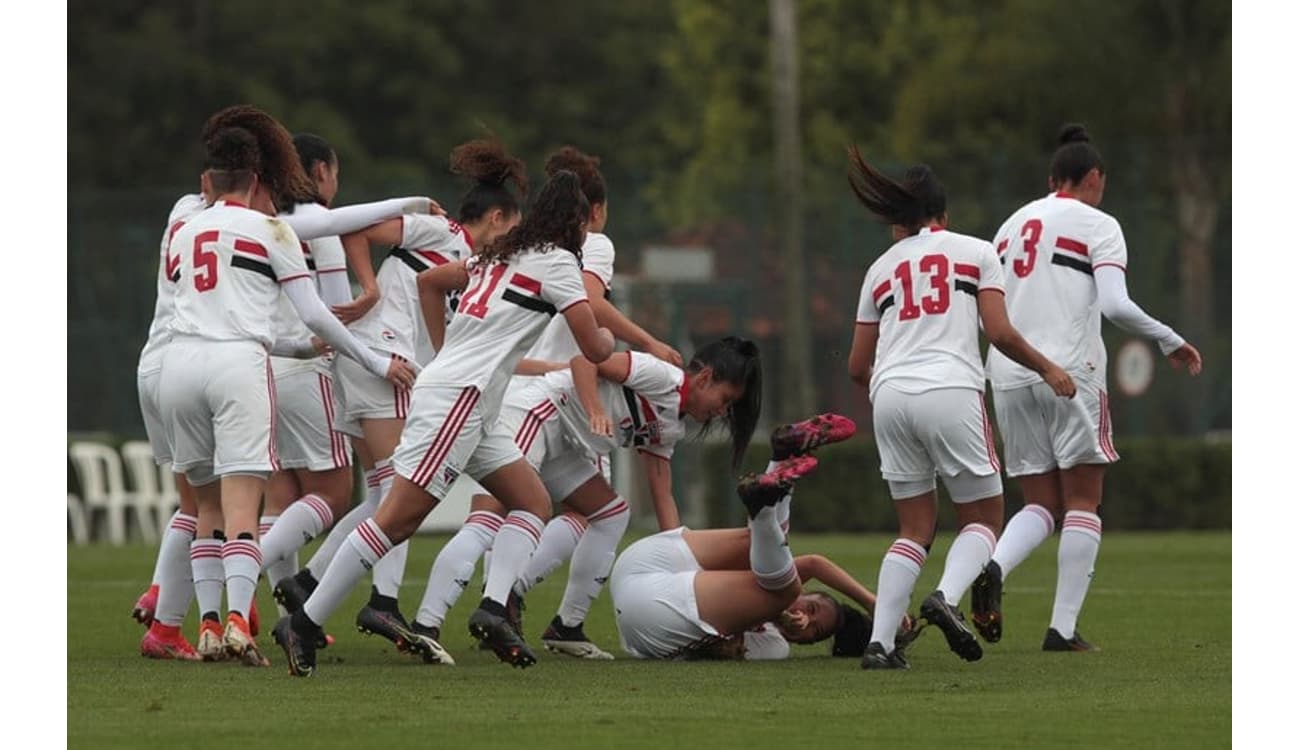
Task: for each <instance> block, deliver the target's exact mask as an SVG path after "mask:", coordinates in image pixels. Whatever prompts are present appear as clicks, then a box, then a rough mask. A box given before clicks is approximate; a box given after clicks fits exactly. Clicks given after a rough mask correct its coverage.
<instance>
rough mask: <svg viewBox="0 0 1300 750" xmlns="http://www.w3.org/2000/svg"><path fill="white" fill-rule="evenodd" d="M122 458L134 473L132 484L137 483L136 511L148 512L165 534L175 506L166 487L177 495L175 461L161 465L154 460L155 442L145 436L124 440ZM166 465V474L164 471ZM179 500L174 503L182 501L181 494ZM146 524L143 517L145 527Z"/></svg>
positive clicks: (161, 532) (140, 513)
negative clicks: (151, 443) (172, 465)
mask: <svg viewBox="0 0 1300 750" xmlns="http://www.w3.org/2000/svg"><path fill="white" fill-rule="evenodd" d="M122 460H123V461H124V462H125V463H126V472H127V474H129V475H130V476H131V484H132V486H134V487H135V489H134V491H133V492H132V493H131V495H132V497H133V499H134V500H135V502H134V506H133V507H134V508H135V512H136V514H137V515H140V516H144V515H145V514H148V515H149V519H150V521H152V522H153V524H154V525H155V528H157V529H158V534H159V536H161V535H162V534H165V533H166V532H167V522H168V521H169V520H170V519H171V515H172V510H173V508H172V507H169V506H168V504H167V491H166V488H167V487H172V488H173V489H172V493H171V494H172V495H173V496H176V491H175V482H174V481H172V473H171V465H170V464H168V465H166V467H160V466H158V464H156V463H154V460H153V446H151V445H149V443H148V442H146V441H144V440H129V441H127V442H125V443H122ZM164 468H165V470H166V472H165V474H164V472H163V471H161V470H162V469H164ZM164 476H165V478H164ZM175 500H176V502H173V503H172V505H173V506H174V505H176V504H177V503H179V496H176V497H175ZM143 527H144V523H143V521H142V522H141V528H143ZM150 541H152V540H150Z"/></svg>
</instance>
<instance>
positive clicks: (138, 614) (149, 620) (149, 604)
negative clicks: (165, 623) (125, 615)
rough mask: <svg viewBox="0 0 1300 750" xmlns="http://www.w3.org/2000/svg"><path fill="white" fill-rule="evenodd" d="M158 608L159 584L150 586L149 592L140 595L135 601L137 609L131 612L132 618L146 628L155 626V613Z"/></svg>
mask: <svg viewBox="0 0 1300 750" xmlns="http://www.w3.org/2000/svg"><path fill="white" fill-rule="evenodd" d="M157 607H158V584H156V583H152V584H149V590H148V591H146V592H144V593H143V594H141V595H140V598H139V599H136V600H135V608H134V609H132V610H131V617H133V618H135V621H136V622H138V623H140V624H141V625H143V626H145V627H146V628H147V627H149V626H151V625H153V611H154V610H155V609H156V608H157Z"/></svg>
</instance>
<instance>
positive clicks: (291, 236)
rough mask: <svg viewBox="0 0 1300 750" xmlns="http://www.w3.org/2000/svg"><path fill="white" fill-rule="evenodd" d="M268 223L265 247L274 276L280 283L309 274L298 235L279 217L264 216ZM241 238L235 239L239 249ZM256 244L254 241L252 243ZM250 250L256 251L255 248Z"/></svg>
mask: <svg viewBox="0 0 1300 750" xmlns="http://www.w3.org/2000/svg"><path fill="white" fill-rule="evenodd" d="M266 222H267V224H268V225H269V226H268V231H267V232H266V237H267V239H268V242H267V244H266V247H265V248H264V249H265V250H266V254H267V262H268V263H270V264H271V270H272V271H274V272H275V278H276V280H278V281H279V282H280V283H281V284H283V283H284V282H286V281H292V280H294V279H296V278H300V277H303V276H310V275H311V274H310V273H309V272H308V271H307V258H306V256H305V255H303V252H302V243H301V242H299V240H298V235H297V234H296V233H295V232H294V231H293V227H291V226H289V225H288V224H286V223H285V222H283V221H280V220H279V219H274V218H270V217H266ZM240 242H243V240H235V249H236V250H239V249H240V247H239V243H240ZM254 244H256V243H254ZM252 252H254V253H256V250H253V251H252Z"/></svg>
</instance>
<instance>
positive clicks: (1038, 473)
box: [971, 125, 1201, 651]
mask: <svg viewBox="0 0 1300 750" xmlns="http://www.w3.org/2000/svg"><path fill="white" fill-rule="evenodd" d="M1059 141H1060V145H1059V146H1058V147H1057V149H1056V153H1055V154H1053V155H1052V162H1051V167H1050V174H1049V177H1048V185H1049V186H1050V187H1051V189H1052V190H1053V192H1052V193H1051V194H1049V195H1047V196H1046V197H1043V198H1039V199H1038V200H1035V201H1033V202H1031V203H1029V204H1027V205H1025V206H1023V207H1021V208H1020V210H1018V211H1016V212H1015V213H1014V214H1012V215H1011V217H1010V218H1009V219H1007V220H1006V222H1005V223H1003V225H1002V227H1001V229H999V230H998V233H997V236H996V237H995V239H994V242H995V243H996V246H997V252H998V256H999V260H1000V261H1001V262H1002V264H1003V265H1004V266H1005V267H1006V270H1007V273H1006V279H1007V281H1006V290H1007V312H1008V314H1009V315H1010V317H1011V322H1012V323H1013V324H1014V325H1015V326H1016V327H1017V328H1018V329H1019V330H1021V331H1023V332H1024V335H1025V338H1027V339H1028V340H1029V342H1030V343H1031V344H1033V345H1034V346H1036V347H1038V348H1040V349H1042V350H1043V351H1044V352H1045V353H1047V354H1048V355H1049V356H1050V357H1051V358H1052V359H1053V360H1054V361H1057V362H1060V363H1061V364H1062V366H1063V367H1064V368H1065V369H1066V371H1067V372H1069V373H1070V375H1071V376H1072V377H1073V378H1074V380H1075V382H1077V383H1078V384H1079V394H1078V397H1077V398H1075V399H1073V400H1070V401H1063V400H1061V399H1056V398H1052V396H1051V394H1049V393H1047V392H1046V390H1045V389H1044V387H1043V386H1042V385H1041V384H1038V383H1037V382H1036V379H1035V377H1034V375H1033V374H1032V373H1030V372H1029V371H1027V370H1025V369H1024V367H1022V366H1021V365H1019V364H1017V363H1016V362H1014V361H1012V360H1010V359H1008V358H1007V357H1006V356H1004V355H1003V354H1002V353H999V352H993V351H991V352H989V358H988V375H989V380H990V381H992V383H993V403H994V406H995V407H996V411H997V419H998V426H999V428H1000V429H1001V432H1002V439H1003V442H1004V446H1003V448H1004V450H1005V452H1006V459H1007V476H1011V477H1018V478H1019V479H1020V486H1021V489H1022V490H1023V492H1024V496H1025V506H1024V508H1022V509H1021V510H1020V512H1018V513H1016V515H1014V516H1012V518H1011V520H1010V521H1009V522H1007V529H1006V532H1005V533H1004V534H1003V535H1002V538H1001V539H1000V540H999V541H998V544H997V549H995V550H994V552H993V557H992V560H991V561H990V562H989V563H988V565H987V566H986V567H985V569H984V572H983V574H981V575H980V577H979V578H978V579H977V580H976V581H975V585H974V586H973V587H972V589H971V619H972V620H973V622H974V624H975V627H976V629H977V630H978V631H979V632H980V634H981V635H982V636H983V637H984V639H985V640H987V641H988V642H989V643H996V642H997V641H999V640H1000V639H1001V638H1002V583H1003V580H1004V579H1005V577H1006V575H1007V574H1008V573H1010V572H1011V571H1012V570H1013V569H1014V568H1015V567H1016V566H1018V565H1019V564H1020V563H1022V562H1024V561H1025V559H1026V558H1027V557H1029V553H1030V552H1032V551H1033V550H1034V549H1035V548H1036V547H1038V545H1040V544H1042V543H1043V542H1044V541H1045V540H1046V539H1047V538H1048V537H1049V536H1051V535H1052V532H1053V531H1054V530H1055V525H1056V521H1057V519H1062V520H1061V543H1060V547H1059V548H1058V550H1057V556H1056V561H1057V574H1056V599H1055V601H1054V602H1053V604H1052V619H1051V623H1050V624H1049V625H1048V628H1047V634H1046V636H1045V637H1044V638H1043V650H1044V651H1094V650H1097V649H1096V647H1095V646H1093V645H1092V644H1090V643H1089V642H1088V641H1086V640H1084V638H1083V636H1081V635H1079V632H1078V629H1077V625H1078V620H1079V611H1080V610H1081V609H1082V608H1083V600H1084V597H1085V596H1087V593H1088V585H1089V583H1090V582H1091V581H1092V573H1093V565H1094V564H1095V563H1096V561H1097V550H1098V548H1099V547H1100V546H1101V517H1100V516H1098V515H1097V511H1098V509H1099V508H1100V507H1101V486H1102V478H1103V477H1104V476H1105V473H1106V466H1107V465H1109V464H1112V463H1114V462H1115V461H1118V460H1119V454H1118V453H1117V452H1116V451H1115V445H1114V443H1113V442H1112V436H1111V433H1112V430H1111V423H1110V404H1109V401H1108V399H1107V396H1106V347H1105V344H1104V343H1103V341H1102V338H1101V316H1103V315H1104V316H1106V318H1107V319H1108V320H1110V321H1111V322H1112V323H1114V324H1115V325H1117V326H1119V327H1120V328H1122V329H1124V330H1126V331H1129V332H1130V333H1135V334H1138V335H1140V336H1143V337H1145V338H1149V339H1151V340H1153V341H1155V342H1156V343H1157V344H1159V346H1160V353H1161V354H1164V355H1165V356H1166V357H1168V358H1169V362H1170V364H1171V365H1173V366H1174V367H1175V368H1179V367H1183V366H1186V367H1187V371H1188V372H1189V373H1190V374H1192V375H1197V374H1199V373H1200V371H1201V353H1200V352H1198V351H1197V350H1196V347H1194V346H1192V345H1191V344H1189V343H1187V342H1186V341H1185V340H1183V338H1182V337H1181V336H1179V335H1178V334H1177V333H1175V332H1174V330H1173V329H1171V328H1170V327H1169V326H1167V325H1165V324H1163V323H1161V322H1160V321H1158V320H1156V319H1154V318H1152V317H1151V316H1149V315H1147V314H1146V313H1145V312H1143V310H1142V308H1140V307H1138V306H1137V305H1136V304H1135V303H1134V302H1133V301H1132V300H1130V299H1129V296H1128V288H1127V284H1126V280H1125V277H1126V270H1127V266H1128V247H1127V245H1125V243H1124V233H1123V231H1122V230H1121V229H1120V226H1119V222H1117V221H1115V219H1114V217H1112V216H1110V215H1109V214H1107V213H1105V212H1103V211H1101V210H1100V209H1098V208H1097V207H1098V206H1100V205H1101V199H1102V194H1103V193H1104V192H1105V190H1106V167H1105V164H1103V163H1102V159H1101V153H1100V152H1099V151H1098V150H1097V147H1096V146H1094V145H1092V143H1091V141H1090V139H1089V138H1088V133H1087V131H1085V130H1084V128H1083V126H1081V125H1067V126H1065V127H1064V128H1063V129H1062V130H1061V134H1060V138H1059ZM1062 514H1064V515H1062Z"/></svg>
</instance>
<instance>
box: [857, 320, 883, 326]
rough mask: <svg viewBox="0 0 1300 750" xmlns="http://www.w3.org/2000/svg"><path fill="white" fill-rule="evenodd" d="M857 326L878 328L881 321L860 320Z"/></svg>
mask: <svg viewBox="0 0 1300 750" xmlns="http://www.w3.org/2000/svg"><path fill="white" fill-rule="evenodd" d="M857 325H860V326H878V325H880V321H879V320H859V321H858V322H857Z"/></svg>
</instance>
